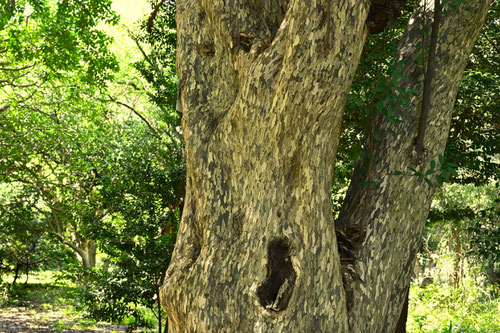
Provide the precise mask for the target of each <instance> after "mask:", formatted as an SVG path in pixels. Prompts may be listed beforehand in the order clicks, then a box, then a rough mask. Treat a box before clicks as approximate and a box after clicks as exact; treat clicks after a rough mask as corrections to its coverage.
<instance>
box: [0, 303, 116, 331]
mask: <svg viewBox="0 0 500 333" xmlns="http://www.w3.org/2000/svg"><path fill="white" fill-rule="evenodd" d="M65 310H66V309H65V308H64V307H63V306H59V307H58V306H53V307H46V306H44V307H42V306H38V305H36V304H27V305H26V306H7V307H2V308H0V333H28V332H33V333H48V332H67V333H90V332H93V333H96V332H109V333H111V332H113V333H115V332H116V333H118V332H125V326H122V325H111V324H106V323H98V324H95V323H91V322H86V321H85V320H82V318H80V317H78V316H68V313H67V311H65Z"/></svg>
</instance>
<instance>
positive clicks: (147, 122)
mask: <svg viewBox="0 0 500 333" xmlns="http://www.w3.org/2000/svg"><path fill="white" fill-rule="evenodd" d="M108 97H109V98H110V100H111V101H112V102H114V103H116V104H118V105H121V106H124V107H126V108H127V109H129V110H130V111H132V112H133V113H134V114H135V115H136V116H137V117H139V118H140V119H141V120H142V121H143V122H144V123H145V124H146V125H147V126H148V128H149V129H150V130H151V132H152V133H151V135H153V136H154V137H155V138H157V139H158V140H162V137H161V136H160V135H159V134H158V131H157V130H156V129H155V128H154V127H153V126H152V125H151V123H150V122H149V121H148V120H147V119H146V118H145V117H144V116H143V115H142V114H141V113H140V112H139V111H137V110H136V109H135V108H134V107H132V106H130V105H128V104H126V103H123V102H120V101H119V100H117V99H116V98H113V97H112V96H110V95H108ZM165 133H166V134H167V135H168V137H169V138H170V139H172V140H173V137H172V135H171V134H170V132H168V131H165Z"/></svg>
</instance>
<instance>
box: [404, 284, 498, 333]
mask: <svg viewBox="0 0 500 333" xmlns="http://www.w3.org/2000/svg"><path fill="white" fill-rule="evenodd" d="M499 302H500V300H499V298H498V296H497V297H491V296H489V294H488V293H487V292H485V291H484V290H482V289H481V288H480V287H478V286H477V285H476V284H475V283H474V281H473V280H468V281H467V283H466V284H464V285H463V286H462V287H460V288H459V289H456V288H453V287H452V286H450V285H449V284H446V283H434V284H431V285H428V286H426V287H425V288H423V287H421V286H419V285H417V284H413V285H412V286H411V288H410V304H409V316H408V324H407V330H408V332H412V333H424V332H425V333H431V332H432V333H452V332H453V333H459V332H461V333H494V332H498V331H499V329H500V320H499V318H500V313H499Z"/></svg>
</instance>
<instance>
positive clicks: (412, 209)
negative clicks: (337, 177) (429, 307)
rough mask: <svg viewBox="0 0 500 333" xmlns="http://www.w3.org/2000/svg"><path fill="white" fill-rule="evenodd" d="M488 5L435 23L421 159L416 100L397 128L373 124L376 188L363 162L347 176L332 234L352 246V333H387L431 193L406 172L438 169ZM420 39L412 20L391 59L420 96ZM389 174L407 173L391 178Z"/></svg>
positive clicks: (481, 0)
mask: <svg viewBox="0 0 500 333" xmlns="http://www.w3.org/2000/svg"><path fill="white" fill-rule="evenodd" d="M489 3H490V1H489V0H475V1H467V2H466V3H465V4H462V5H460V6H458V9H457V10H448V12H447V13H446V15H444V16H443V17H442V20H441V25H440V27H439V38H438V43H437V53H436V59H435V61H436V69H435V70H436V75H435V77H434V78H433V80H432V90H431V96H430V103H431V108H430V110H429V115H428V122H427V124H426V131H425V137H424V138H423V139H424V140H423V142H424V145H423V147H424V153H423V155H421V156H419V154H417V152H416V145H415V138H416V136H417V128H418V125H419V124H418V121H419V118H420V103H421V94H417V95H416V96H414V97H413V98H412V99H411V101H410V104H411V107H410V108H409V109H405V108H403V107H401V109H400V111H401V113H402V114H403V115H404V116H403V118H402V122H401V123H399V124H393V123H390V122H388V121H384V120H383V119H380V121H379V123H378V126H379V127H380V132H381V137H380V139H379V140H378V141H377V142H376V144H375V146H374V157H373V160H372V170H371V178H372V180H373V181H374V182H375V184H376V185H377V186H376V188H374V189H371V190H367V189H366V188H365V187H364V186H363V184H362V183H363V182H364V181H365V177H366V171H364V170H366V165H364V164H366V162H362V163H361V164H360V165H359V166H358V167H357V168H356V170H355V175H354V177H353V180H352V183H351V186H350V188H349V190H348V193H347V195H346V198H345V202H344V205H343V207H342V211H341V214H340V216H339V220H338V227H339V228H341V229H342V230H343V231H344V232H345V233H346V234H347V235H351V237H353V238H355V237H358V239H359V242H358V244H357V245H358V247H357V248H358V251H357V253H356V257H357V261H356V265H355V270H356V273H357V274H356V275H355V277H354V278H350V279H349V278H348V279H346V280H347V283H346V290H347V294H348V298H349V300H350V301H352V304H350V307H349V325H350V328H351V331H352V332H360V333H361V332H367V333H377V332H393V331H394V327H395V325H396V321H397V318H398V317H399V314H400V313H401V309H402V306H403V303H404V300H405V296H406V290H407V288H408V285H409V283H410V277H411V274H412V267H414V261H415V256H416V253H417V250H418V247H419V245H420V239H421V233H422V230H423V227H424V224H425V220H426V218H427V215H428V212H429V208H430V204H431V201H432V197H433V195H434V192H435V189H436V186H429V185H428V184H427V183H426V182H424V181H423V180H422V179H419V178H418V177H416V176H414V175H412V172H408V167H414V168H416V169H417V170H419V171H423V172H425V171H426V170H428V169H429V168H430V161H431V160H434V161H435V162H436V164H437V165H439V163H438V156H439V155H440V154H443V152H444V148H445V145H446V139H447V137H448V132H449V127H450V120H451V113H452V109H453V103H454V100H455V96H456V93H457V89H458V85H459V82H460V78H461V76H462V74H463V70H464V67H465V65H466V63H467V60H468V58H469V54H470V52H471V50H472V46H473V44H474V42H475V40H476V38H477V36H478V34H479V32H480V30H481V27H482V25H483V22H484V19H485V16H486V12H487V9H488V6H489ZM427 10H428V11H429V13H428V15H427V17H428V18H432V12H431V11H432V1H428V4H427ZM429 21H430V20H429ZM430 23H431V22H429V24H430ZM421 36H422V34H421V26H420V22H419V21H418V20H416V19H412V20H411V21H410V22H409V25H408V27H407V29H406V32H405V34H404V36H403V38H402V40H401V42H400V45H399V53H398V60H399V61H401V63H404V65H403V66H404V73H403V74H404V75H406V76H407V77H408V79H407V80H405V79H401V78H399V79H398V81H399V85H400V86H401V87H402V88H403V89H404V90H406V91H409V90H410V89H415V90H417V91H420V92H422V88H423V81H424V78H423V73H424V71H423V68H422V65H421V64H420V65H419V59H418V47H419V46H418V44H417V43H418V42H419V41H420V40H421ZM394 93H397V92H394ZM390 130H392V131H393V133H392V134H391V131H390ZM362 161H366V159H362ZM395 171H407V172H404V173H403V174H402V175H394V174H393V173H394V172H395Z"/></svg>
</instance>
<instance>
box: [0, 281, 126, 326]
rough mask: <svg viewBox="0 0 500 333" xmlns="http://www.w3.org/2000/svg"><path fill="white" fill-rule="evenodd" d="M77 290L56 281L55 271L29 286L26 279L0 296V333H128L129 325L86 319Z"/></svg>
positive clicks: (31, 282) (30, 283) (30, 282)
mask: <svg viewBox="0 0 500 333" xmlns="http://www.w3.org/2000/svg"><path fill="white" fill-rule="evenodd" d="M8 282H11V281H8ZM25 282H26V283H25ZM74 289H75V288H74V287H72V286H71V285H69V284H68V283H64V282H62V283H61V282H58V281H56V279H55V277H54V276H53V274H51V272H40V273H37V274H33V275H31V276H30V279H29V283H28V281H24V279H23V280H21V281H18V283H17V284H16V285H15V286H14V287H11V288H10V291H9V292H8V293H7V291H5V290H4V295H0V296H3V297H0V333H31V332H33V333H48V332H66V333H91V332H92V333H97V332H106V333H122V332H126V326H125V325H116V324H110V323H97V322H96V321H94V320H89V319H86V318H84V316H83V314H82V313H81V312H80V311H78V310H77V309H76V307H75V306H74V305H75V304H74V303H75V302H76V300H75V299H74ZM5 293H7V294H5ZM2 299H3V301H2Z"/></svg>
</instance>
